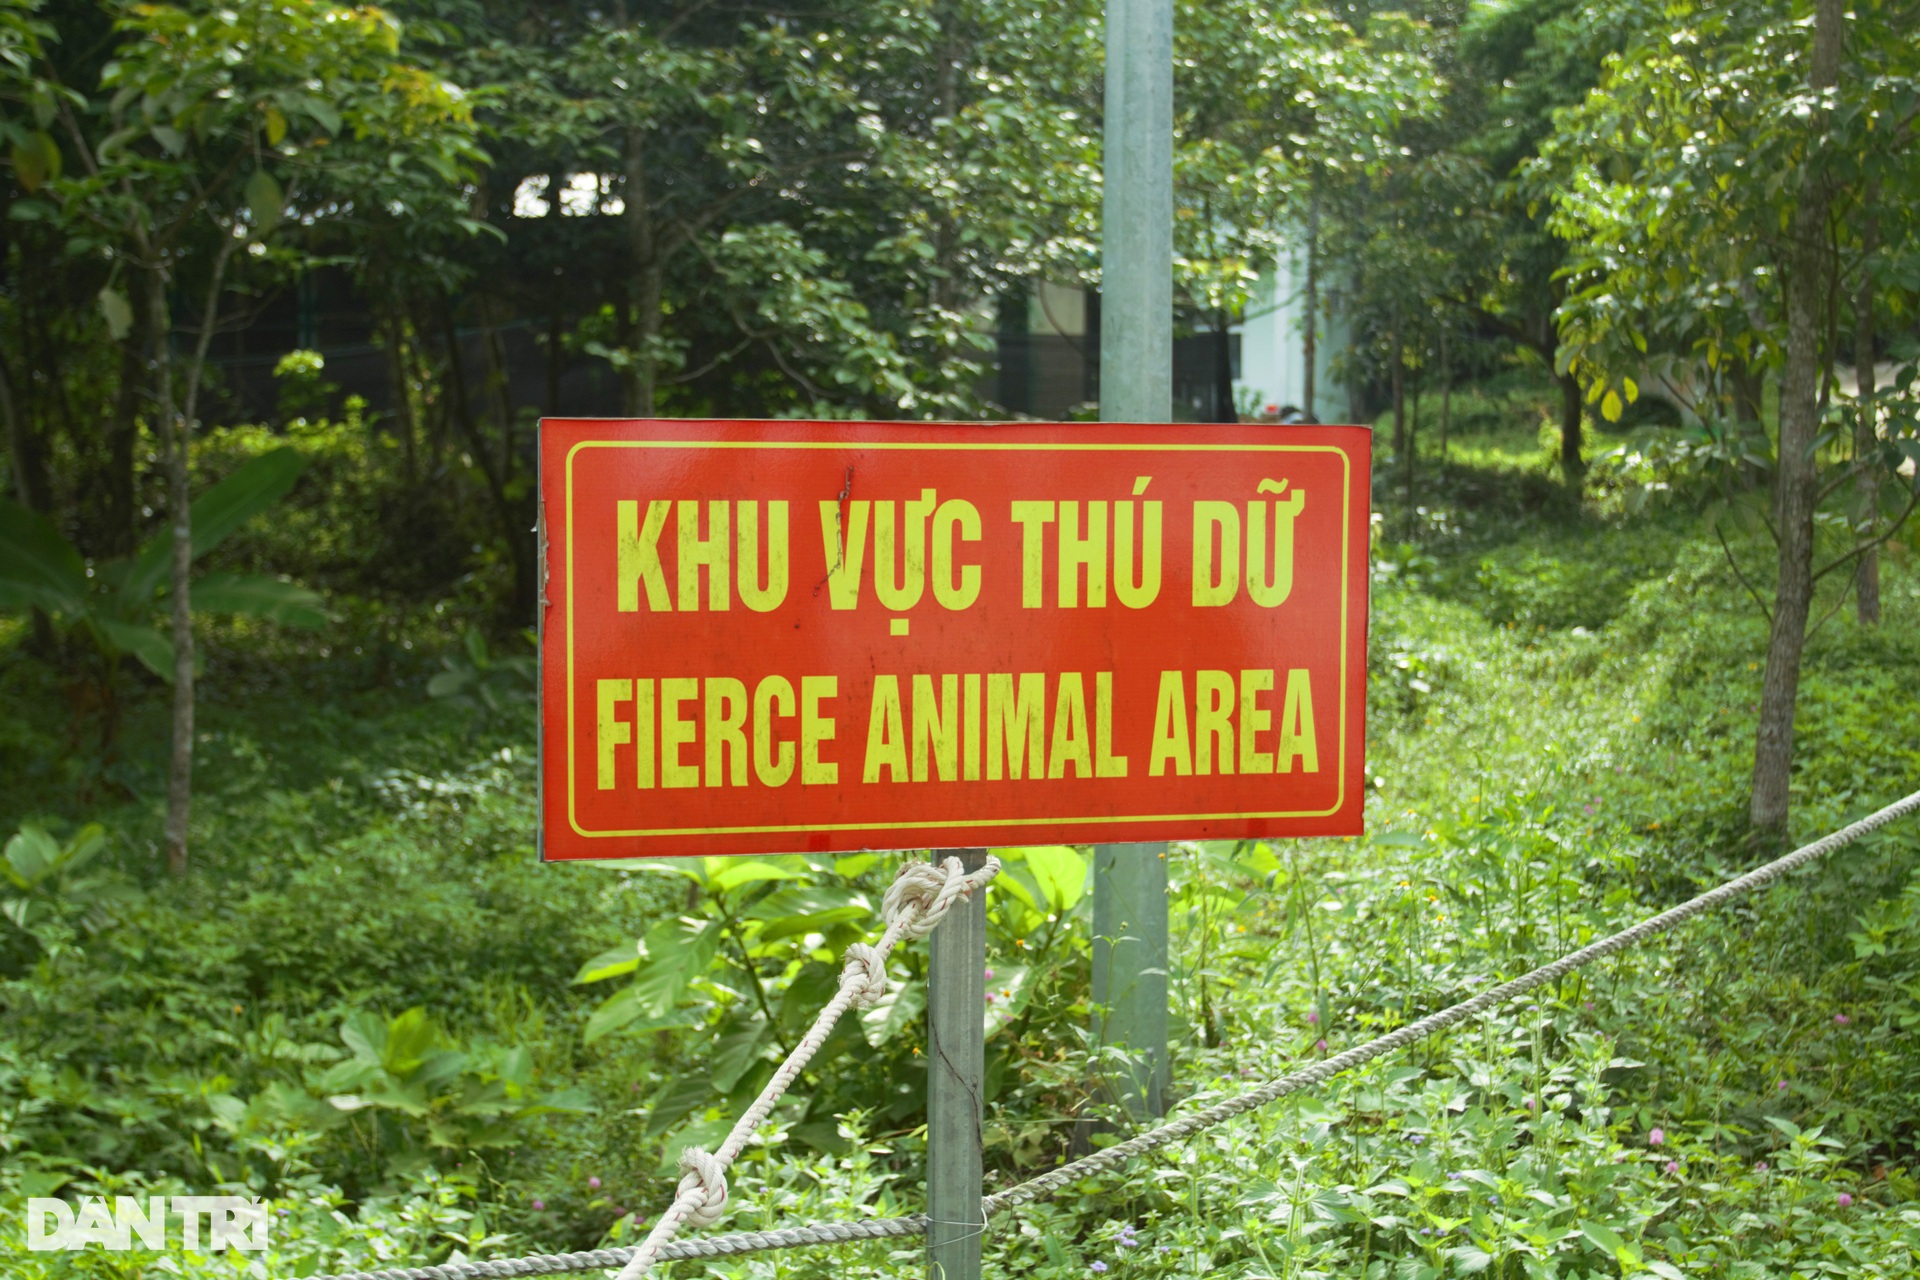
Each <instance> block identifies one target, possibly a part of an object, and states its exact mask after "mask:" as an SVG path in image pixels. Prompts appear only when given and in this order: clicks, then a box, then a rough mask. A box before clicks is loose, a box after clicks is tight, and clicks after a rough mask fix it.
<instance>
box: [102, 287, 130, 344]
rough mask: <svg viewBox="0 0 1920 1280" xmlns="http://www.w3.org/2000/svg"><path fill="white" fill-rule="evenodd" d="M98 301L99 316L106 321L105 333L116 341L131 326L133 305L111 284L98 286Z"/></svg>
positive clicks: (123, 335) (125, 334)
mask: <svg viewBox="0 0 1920 1280" xmlns="http://www.w3.org/2000/svg"><path fill="white" fill-rule="evenodd" d="M99 301H100V318H101V319H103V320H105V321H106V322H107V334H108V336H109V337H111V338H112V339H113V340H114V341H115V342H118V341H120V340H121V339H122V338H124V337H126V336H127V334H128V332H129V331H130V330H131V329H132V328H133V307H132V305H131V304H129V303H128V302H127V295H125V294H124V293H121V292H120V291H119V290H118V289H116V288H114V287H113V286H112V285H102V286H101V287H100V294H99Z"/></svg>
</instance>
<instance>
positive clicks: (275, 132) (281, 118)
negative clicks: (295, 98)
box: [266, 106, 287, 147]
mask: <svg viewBox="0 0 1920 1280" xmlns="http://www.w3.org/2000/svg"><path fill="white" fill-rule="evenodd" d="M266 128H267V145H268V146H270V147H277V146H279V145H280V140H281V139H282V138H284V137H286V136H287V117H286V113H285V112H283V111H281V110H280V108H278V107H273V106H270V107H268V108H267V119H266Z"/></svg>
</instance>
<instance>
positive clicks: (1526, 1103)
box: [1520, 1098, 1533, 1111]
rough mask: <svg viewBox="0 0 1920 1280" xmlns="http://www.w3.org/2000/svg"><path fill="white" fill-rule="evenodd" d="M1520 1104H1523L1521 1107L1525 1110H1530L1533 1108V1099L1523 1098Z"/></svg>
mask: <svg viewBox="0 0 1920 1280" xmlns="http://www.w3.org/2000/svg"><path fill="white" fill-rule="evenodd" d="M1520 1105H1521V1106H1523V1107H1525V1108H1526V1109H1527V1110H1529V1111H1531V1110H1533V1099H1532V1098H1527V1099H1524V1100H1523V1101H1522V1102H1521V1103H1520Z"/></svg>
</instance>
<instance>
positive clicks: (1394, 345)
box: [1387, 307, 1407, 458]
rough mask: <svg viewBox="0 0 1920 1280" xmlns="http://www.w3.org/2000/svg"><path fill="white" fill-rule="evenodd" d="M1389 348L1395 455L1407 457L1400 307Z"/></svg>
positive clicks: (1389, 337) (1404, 356) (1404, 377)
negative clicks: (1391, 364)
mask: <svg viewBox="0 0 1920 1280" xmlns="http://www.w3.org/2000/svg"><path fill="white" fill-rule="evenodd" d="M1387 349H1388V350H1389V351H1390V352H1391V353H1392V359H1393V368H1392V369H1391V370H1390V371H1389V373H1390V375H1391V377H1392V378H1393V456H1394V457H1396V458H1400V457H1405V456H1406V451H1407V360H1406V352H1405V351H1403V350H1401V347H1400V309H1399V308H1398V307H1395V308H1394V311H1393V332H1392V333H1391V334H1389V335H1388V337H1387Z"/></svg>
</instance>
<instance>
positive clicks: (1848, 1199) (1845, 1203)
mask: <svg viewBox="0 0 1920 1280" xmlns="http://www.w3.org/2000/svg"><path fill="white" fill-rule="evenodd" d="M1833 1202H1834V1203H1835V1204H1837V1205H1839V1206H1840V1207H1841V1208H1842V1209H1847V1208H1851V1207H1852V1205H1853V1197H1852V1196H1850V1195H1848V1194H1847V1193H1846V1192H1844V1191H1842V1192H1841V1193H1840V1194H1839V1195H1837V1196H1835V1197H1834V1201H1833Z"/></svg>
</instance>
